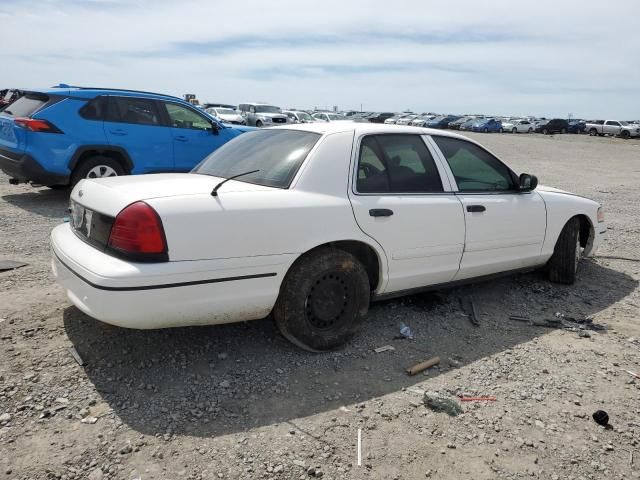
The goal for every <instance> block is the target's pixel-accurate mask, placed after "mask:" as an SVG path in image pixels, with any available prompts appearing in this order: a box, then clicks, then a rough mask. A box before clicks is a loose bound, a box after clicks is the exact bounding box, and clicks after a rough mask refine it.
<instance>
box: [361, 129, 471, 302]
mask: <svg viewBox="0 0 640 480" xmlns="http://www.w3.org/2000/svg"><path fill="white" fill-rule="evenodd" d="M356 142H357V150H356V154H355V161H354V164H355V165H356V168H355V169H354V170H355V172H354V176H353V180H352V188H351V189H350V192H349V198H350V200H351V204H352V206H353V212H354V214H355V217H356V221H357V223H358V225H359V226H360V228H361V229H362V231H363V232H364V233H366V234H367V235H369V236H370V237H372V238H373V239H374V240H375V241H377V242H378V243H379V244H380V245H381V246H382V248H383V249H384V251H385V252H386V255H387V258H388V259H389V265H388V267H389V271H388V277H389V281H388V283H387V286H386V288H385V292H393V291H400V290H407V289H412V288H417V287H422V286H426V285H432V284H437V283H444V282H448V281H450V280H452V279H453V277H454V275H455V274H456V273H457V271H458V268H459V264H460V259H461V257H462V249H463V245H464V229H465V227H464V215H463V212H462V205H461V204H460V201H459V200H458V199H457V198H456V196H455V194H453V193H452V192H451V191H450V185H449V182H448V180H446V177H444V179H445V180H444V181H443V175H442V173H444V171H443V169H442V166H441V165H439V164H438V162H436V161H435V160H434V157H433V155H432V153H431V152H430V150H429V148H428V147H427V145H426V143H425V141H424V138H423V137H422V136H420V135H407V134H380V135H366V136H363V137H361V138H359V139H356Z"/></svg>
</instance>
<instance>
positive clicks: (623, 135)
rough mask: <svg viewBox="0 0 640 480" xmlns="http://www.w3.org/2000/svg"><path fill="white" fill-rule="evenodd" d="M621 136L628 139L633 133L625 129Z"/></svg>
mask: <svg viewBox="0 0 640 480" xmlns="http://www.w3.org/2000/svg"><path fill="white" fill-rule="evenodd" d="M620 136H621V137H622V138H624V139H625V140H627V139H628V138H629V137H630V136H631V134H630V133H629V130H623V131H622V133H621V134H620Z"/></svg>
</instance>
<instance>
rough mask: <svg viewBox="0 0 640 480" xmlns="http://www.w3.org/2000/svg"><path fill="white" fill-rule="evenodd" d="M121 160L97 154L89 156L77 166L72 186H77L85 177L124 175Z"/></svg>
mask: <svg viewBox="0 0 640 480" xmlns="http://www.w3.org/2000/svg"><path fill="white" fill-rule="evenodd" d="M124 174H125V171H124V168H122V165H120V162H118V161H117V160H114V159H113V158H110V157H103V156H95V157H91V158H88V159H87V160H85V161H83V162H82V163H81V164H80V165H78V166H77V167H76V169H75V170H74V172H73V175H72V178H71V186H72V187H73V186H75V185H76V183H78V182H79V181H80V180H82V179H84V178H107V177H117V176H119V175H124Z"/></svg>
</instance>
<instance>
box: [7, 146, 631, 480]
mask: <svg viewBox="0 0 640 480" xmlns="http://www.w3.org/2000/svg"><path fill="white" fill-rule="evenodd" d="M474 137H476V138H479V139H480V140H481V141H482V142H483V143H484V144H485V145H487V146H488V147H489V148H491V149H493V150H494V152H495V153H497V154H498V155H499V156H500V157H502V158H503V159H505V160H506V161H507V162H508V163H510V164H511V165H512V166H513V167H514V168H515V169H516V170H517V171H520V172H528V173H534V174H536V175H538V176H539V177H540V181H541V183H544V184H548V185H553V186H556V187H559V188H563V189H567V190H571V191H574V192H576V193H579V194H582V195H585V196H588V197H591V198H593V199H595V200H597V201H599V202H601V203H602V204H603V205H604V207H605V210H606V215H607V221H608V224H609V228H610V231H609V234H608V239H607V241H606V243H605V244H604V245H603V246H602V248H601V249H600V251H599V252H598V256H596V257H595V258H593V259H589V260H585V261H583V263H582V265H581V267H580V272H579V280H578V282H577V283H576V284H575V285H573V286H559V285H554V284H551V283H549V282H547V281H546V280H545V278H544V275H542V274H541V273H531V274H526V275H520V276H515V277H509V278H504V279H502V280H498V281H493V282H489V283H484V284H477V285H474V286H470V287H464V288H459V289H454V290H448V291H443V292H439V293H437V294H428V295H419V296H413V297H407V298H404V299H400V300H394V301H388V302H384V303H378V304H375V305H373V306H372V308H371V312H370V315H369V317H368V320H367V322H366V325H365V327H364V329H363V331H362V333H361V334H360V335H359V336H358V337H357V338H356V339H355V340H354V341H353V342H352V343H351V344H349V345H348V346H347V347H346V348H344V349H342V350H340V351H337V352H332V353H326V354H309V353H307V352H303V351H301V350H298V349H297V348H295V347H294V346H292V345H291V344H289V343H288V342H287V341H285V340H284V339H283V338H282V337H281V336H280V335H279V334H278V332H277V330H276V328H275V327H274V325H273V323H272V322H271V321H270V320H268V319H267V320H264V321H256V322H250V323H246V324H237V325H225V326H216V327H199V328H182V329H173V330H165V331H132V330H124V329H120V328H115V327H111V326H108V325H105V324H101V323H99V322H97V321H94V320H92V319H90V318H88V317H86V316H85V315H83V314H82V313H81V312H80V311H78V310H77V309H76V308H74V307H72V306H70V303H69V301H68V300H67V299H66V297H65V295H64V293H63V291H62V289H61V288H59V287H58V286H56V285H55V284H54V283H53V279H52V276H51V274H50V269H49V247H48V234H49V232H50V230H51V228H52V227H53V226H55V225H57V224H59V223H60V222H62V219H63V217H64V216H66V207H67V200H68V192H60V191H52V190H49V189H47V188H32V187H30V186H25V185H20V186H11V185H9V184H8V183H7V182H6V177H3V176H1V175H0V219H1V221H0V260H9V259H11V260H22V261H25V262H28V266H26V267H24V268H21V269H18V270H14V271H8V272H4V273H0V358H1V362H0V479H2V478H6V479H7V480H9V479H24V480H26V479H65V480H66V479H84V478H89V479H91V480H99V479H137V478H139V479H144V480H147V479H180V478H184V479H217V478H221V479H235V478H246V479H254V478H274V479H298V478H299V479H307V478H318V477H322V478H325V479H365V478H375V479H414V478H438V479H441V478H442V479H464V478H473V479H474V480H481V479H495V478H499V479H516V478H530V477H533V478H544V479H576V480H577V479H618V478H640V401H639V396H640V379H637V380H636V379H634V377H632V376H631V375H630V374H628V373H626V372H625V371H624V370H630V371H632V372H636V373H639V374H640V325H639V324H638V314H639V313H640V295H639V293H638V292H639V290H638V280H639V279H640V235H639V233H640V226H639V225H638V211H637V209H638V205H639V194H638V191H639V189H640V175H639V174H640V142H639V141H633V140H631V141H623V140H620V139H607V138H592V137H586V136H578V135H562V136H552V137H544V136H541V135H508V134H503V135H480V134H478V135H474ZM470 296H472V297H473V299H474V302H475V305H476V308H477V310H478V312H480V315H479V316H480V326H478V327H476V326H473V325H472V324H471V323H470V321H469V319H468V317H467V316H466V315H465V313H464V310H463V308H462V307H461V300H462V299H467V298H469V297H470ZM510 315H522V316H526V317H528V318H529V320H530V321H528V322H527V321H515V320H511V319H510V318H509V317H510ZM572 318H573V319H576V320H578V321H583V320H584V319H591V320H592V322H593V324H592V325H591V328H592V329H584V327H585V326H589V323H588V322H586V323H585V322H583V323H576V322H569V321H568V320H570V319H572ZM558 319H560V320H562V321H564V325H565V326H567V328H556V327H557V326H555V327H554V326H551V327H550V326H549V325H548V324H546V321H547V320H558ZM401 323H404V324H406V325H408V326H410V328H411V329H412V330H413V332H414V334H415V337H414V339H413V340H406V339H397V338H396V337H397V336H398V332H399V329H400V324H401ZM387 344H388V345H392V346H393V347H394V348H395V350H393V351H386V352H383V353H375V352H374V351H373V349H374V348H376V347H380V346H383V345H387ZM70 347H74V348H75V349H76V350H77V352H78V353H79V355H80V357H81V359H82V361H83V362H84V363H85V364H84V366H81V365H79V364H78V363H77V362H76V360H75V359H74V357H73V356H72V354H71V353H70V350H69V349H70ZM436 355H437V356H439V357H440V358H441V363H440V365H439V366H437V367H434V368H431V369H429V370H427V371H426V372H425V373H423V374H419V375H417V376H415V377H409V376H407V374H406V373H405V368H407V367H408V366H411V365H413V364H415V363H417V362H419V361H422V360H424V359H427V358H429V357H432V356H436ZM424 392H431V393H430V395H431V396H433V395H436V396H439V398H444V399H446V400H454V401H456V398H457V396H458V395H469V396H477V395H483V396H484V395H491V396H494V397H495V398H496V400H495V401H489V402H457V403H458V405H460V406H461V409H462V413H460V414H459V415H457V416H449V415H447V413H437V412H434V411H433V410H431V409H430V408H428V407H426V406H425V405H424V403H423V395H424ZM600 409H602V410H606V411H607V412H608V414H609V417H610V426H609V427H608V428H604V427H602V426H599V425H597V424H596V423H595V422H594V421H593V419H592V418H591V415H592V413H593V412H595V411H596V410H600ZM359 429H360V430H361V434H362V465H361V466H358V465H357V457H356V444H357V432H358V430H359Z"/></svg>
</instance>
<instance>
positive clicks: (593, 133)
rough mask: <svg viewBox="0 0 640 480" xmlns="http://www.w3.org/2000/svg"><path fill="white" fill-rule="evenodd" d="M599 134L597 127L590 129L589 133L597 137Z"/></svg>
mask: <svg viewBox="0 0 640 480" xmlns="http://www.w3.org/2000/svg"><path fill="white" fill-rule="evenodd" d="M597 134H598V130H596V129H595V128H592V129H591V130H589V135H590V136H592V137H595V136H596V135H597Z"/></svg>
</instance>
